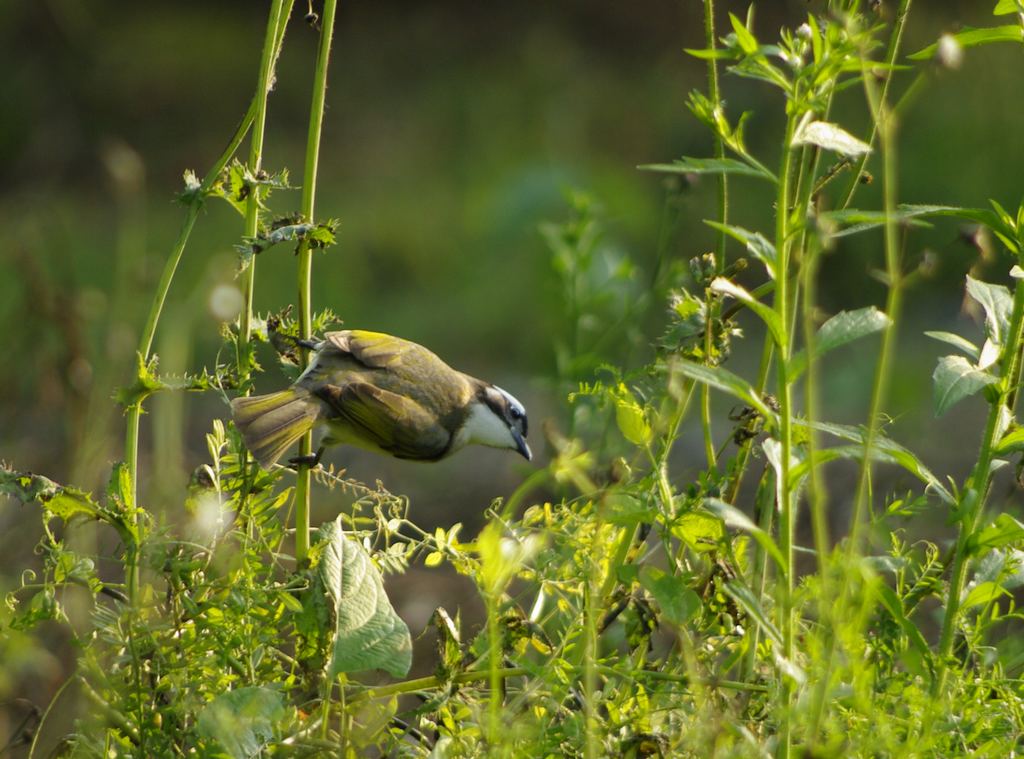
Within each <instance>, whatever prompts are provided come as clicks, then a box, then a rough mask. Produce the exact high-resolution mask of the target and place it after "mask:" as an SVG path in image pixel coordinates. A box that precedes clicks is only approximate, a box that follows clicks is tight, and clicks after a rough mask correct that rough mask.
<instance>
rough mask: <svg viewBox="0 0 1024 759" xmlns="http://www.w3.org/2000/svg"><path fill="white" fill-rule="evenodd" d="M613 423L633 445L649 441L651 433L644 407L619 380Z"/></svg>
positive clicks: (644, 443) (645, 443)
mask: <svg viewBox="0 0 1024 759" xmlns="http://www.w3.org/2000/svg"><path fill="white" fill-rule="evenodd" d="M615 423H616V424H618V426H619V431H620V432H621V433H622V436H623V437H624V438H626V440H628V441H629V442H631V443H632V444H633V445H647V443H649V442H650V441H651V435H652V434H653V433H652V430H651V425H650V423H649V422H648V421H647V415H646V414H645V413H644V407H643V406H641V405H640V404H639V403H638V402H637V400H636V398H635V397H633V393H631V392H630V391H629V388H627V387H626V385H625V384H624V383H621V382H620V383H619V387H618V389H617V390H616V391H615Z"/></svg>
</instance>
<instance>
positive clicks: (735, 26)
mask: <svg viewBox="0 0 1024 759" xmlns="http://www.w3.org/2000/svg"><path fill="white" fill-rule="evenodd" d="M729 22H730V23H731V24H732V30H733V31H734V32H735V33H736V42H737V43H738V44H739V46H740V50H742V51H743V52H744V53H745V54H747V55H753V54H754V53H756V52H757V48H758V45H757V38H756V37H755V36H754V35H753V34H751V32H750V30H749V29H747V27H746V26H744V25H743V22H742V21H740V20H739V19H738V18H736V16H735V14H732V13H730V14H729Z"/></svg>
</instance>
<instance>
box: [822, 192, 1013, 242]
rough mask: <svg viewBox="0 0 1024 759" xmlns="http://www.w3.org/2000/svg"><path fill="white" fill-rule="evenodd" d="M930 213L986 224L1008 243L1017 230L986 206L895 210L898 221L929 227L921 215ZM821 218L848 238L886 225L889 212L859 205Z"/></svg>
mask: <svg viewBox="0 0 1024 759" xmlns="http://www.w3.org/2000/svg"><path fill="white" fill-rule="evenodd" d="M928 216H941V217H953V218H957V219H965V220H967V221H972V222H975V223H977V224H983V225H985V226H986V227H989V228H990V229H992V230H993V231H995V232H996V233H997V234H999V235H1000V239H1003V241H1004V242H1006V240H1005V239H1004V238H1005V237H1006V236H1007V234H1009V235H1010V236H1012V235H1013V230H1012V229H1009V228H1008V227H1007V224H1006V223H1005V222H1004V221H1003V220H1002V219H1001V218H1000V216H999V214H998V213H996V212H995V211H990V210H988V209H986V208H960V207H959V206H943V205H920V204H908V203H904V204H901V205H899V206H897V207H896V211H895V213H893V219H894V220H895V221H899V222H902V223H904V224H916V225H918V226H927V224H926V223H925V222H923V221H921V218H922V217H928ZM820 218H821V219H822V221H825V222H829V223H831V224H834V225H836V226H838V227H840V229H839V231H837V232H832V233H830V235H829V236H830V237H845V236H846V235H852V234H856V233H857V232H863V231H865V230H868V229H875V228H876V227H880V226H882V225H883V224H885V220H886V214H885V212H884V211H862V210H860V209H856V208H845V209H842V210H839V211H826V212H825V213H822V214H821V215H820ZM1007 247H1010V248H1011V249H1012V246H1011V245H1009V244H1008V245H1007Z"/></svg>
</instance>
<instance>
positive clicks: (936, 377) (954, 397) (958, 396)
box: [932, 356, 998, 416]
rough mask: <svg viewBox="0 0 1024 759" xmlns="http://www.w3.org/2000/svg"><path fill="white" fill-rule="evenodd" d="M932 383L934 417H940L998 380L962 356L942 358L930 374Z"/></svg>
mask: <svg viewBox="0 0 1024 759" xmlns="http://www.w3.org/2000/svg"><path fill="white" fill-rule="evenodd" d="M932 382H933V383H934V385H935V416H942V415H943V414H945V413H946V412H947V411H949V409H950V408H951V407H953V406H954V405H956V403H958V402H959V401H962V400H963V399H964V398H967V397H968V396H971V395H974V394H975V393H977V392H978V391H979V390H981V389H982V388H983V387H985V386H986V385H991V384H992V383H994V382H998V379H997V378H996V377H993V376H992V375H991V374H989V373H988V372H983V371H981V370H980V369H978V368H977V367H975V366H974V365H973V364H971V362H970V361H968V360H967V359H966V358H964V357H963V356H943V357H942V358H940V359H939V363H938V366H936V367H935V371H934V373H932Z"/></svg>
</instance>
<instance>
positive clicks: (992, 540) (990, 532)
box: [970, 514, 1024, 553]
mask: <svg viewBox="0 0 1024 759" xmlns="http://www.w3.org/2000/svg"><path fill="white" fill-rule="evenodd" d="M1021 540H1024V524H1021V523H1020V522H1018V521H1017V520H1016V519H1014V518H1013V517H1011V516H1010V515H1009V514H1000V515H999V516H997V517H996V518H995V521H994V522H993V523H992V524H990V525H989V526H988V527H984V528H982V529H980V530H978V532H976V533H975V534H974V535H972V536H971V538H970V550H971V553H984V552H985V551H988V550H990V549H992V548H1001V547H1003V546H1007V545H1010V544H1011V543H1016V542H1018V541H1021Z"/></svg>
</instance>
